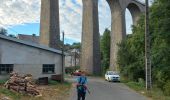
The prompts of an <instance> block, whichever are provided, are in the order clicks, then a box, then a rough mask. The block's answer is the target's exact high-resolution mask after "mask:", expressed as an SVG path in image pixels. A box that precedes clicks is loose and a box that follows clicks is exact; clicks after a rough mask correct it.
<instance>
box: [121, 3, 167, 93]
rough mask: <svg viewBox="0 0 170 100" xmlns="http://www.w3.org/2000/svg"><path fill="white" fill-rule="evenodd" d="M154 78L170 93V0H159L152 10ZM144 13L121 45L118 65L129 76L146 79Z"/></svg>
mask: <svg viewBox="0 0 170 100" xmlns="http://www.w3.org/2000/svg"><path fill="white" fill-rule="evenodd" d="M150 19H151V20H150V33H151V35H152V36H151V37H152V39H151V58H152V80H153V83H154V84H155V85H157V86H158V87H159V88H161V89H162V90H163V91H164V92H165V94H167V95H170V94H169V91H170V85H169V83H170V48H169V47H170V28H169V26H170V0H155V1H154V3H153V5H152V6H151V9H150ZM144 28H145V26H144V16H141V18H140V20H139V22H138V24H137V26H134V27H133V34H132V35H131V36H130V37H127V39H126V40H124V41H123V42H122V43H121V44H119V51H118V65H119V66H120V69H121V73H123V75H125V76H127V77H128V79H130V80H133V81H137V79H138V78H143V79H145V73H144V70H145V62H144V58H145V55H144V32H145V31H144Z"/></svg>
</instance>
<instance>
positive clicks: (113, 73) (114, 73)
mask: <svg viewBox="0 0 170 100" xmlns="http://www.w3.org/2000/svg"><path fill="white" fill-rule="evenodd" d="M108 75H118V73H116V72H108Z"/></svg>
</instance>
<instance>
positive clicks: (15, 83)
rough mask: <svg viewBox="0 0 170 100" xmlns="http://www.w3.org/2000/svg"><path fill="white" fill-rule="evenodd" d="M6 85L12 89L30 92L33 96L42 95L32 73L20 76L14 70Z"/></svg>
mask: <svg viewBox="0 0 170 100" xmlns="http://www.w3.org/2000/svg"><path fill="white" fill-rule="evenodd" d="M4 86H5V87H6V88H7V89H9V90H12V91H15V92H18V93H22V94H28V95H32V96H37V95H40V92H39V90H38V89H37V87H36V85H35V82H33V79H32V75H30V74H27V75H24V76H20V75H19V74H18V73H15V72H12V73H11V74H10V79H9V80H8V81H7V82H6V83H5V84H4Z"/></svg>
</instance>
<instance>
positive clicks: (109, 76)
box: [105, 71, 120, 82]
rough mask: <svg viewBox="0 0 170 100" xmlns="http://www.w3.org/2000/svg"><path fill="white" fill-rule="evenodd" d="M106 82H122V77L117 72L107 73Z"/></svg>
mask: <svg viewBox="0 0 170 100" xmlns="http://www.w3.org/2000/svg"><path fill="white" fill-rule="evenodd" d="M105 80H107V81H109V82H115V81H116V82H120V75H119V74H118V72H115V71H107V72H106V74H105Z"/></svg>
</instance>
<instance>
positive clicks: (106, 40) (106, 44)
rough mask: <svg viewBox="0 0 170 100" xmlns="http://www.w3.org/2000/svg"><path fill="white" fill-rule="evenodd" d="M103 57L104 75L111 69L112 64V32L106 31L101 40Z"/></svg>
mask: <svg viewBox="0 0 170 100" xmlns="http://www.w3.org/2000/svg"><path fill="white" fill-rule="evenodd" d="M100 45H101V46H100V47H101V55H102V69H103V73H105V71H106V70H107V69H108V68H109V62H110V30H108V29H105V32H104V34H103V36H102V37H101V40H100Z"/></svg>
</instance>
